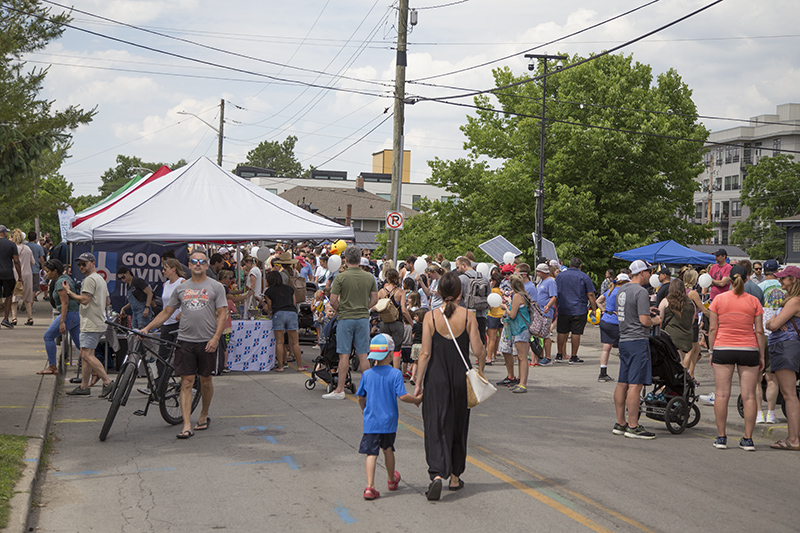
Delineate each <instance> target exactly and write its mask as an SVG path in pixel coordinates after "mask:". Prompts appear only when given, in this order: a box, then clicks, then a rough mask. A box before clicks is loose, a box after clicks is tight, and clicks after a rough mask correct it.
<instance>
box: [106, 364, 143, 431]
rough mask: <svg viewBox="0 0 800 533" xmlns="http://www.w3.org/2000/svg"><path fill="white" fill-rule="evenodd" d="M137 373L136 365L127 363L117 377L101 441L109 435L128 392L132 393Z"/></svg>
mask: <svg viewBox="0 0 800 533" xmlns="http://www.w3.org/2000/svg"><path fill="white" fill-rule="evenodd" d="M135 374H136V365H134V364H132V363H131V364H126V365H125V368H124V369H123V370H122V372H121V373H120V375H119V377H118V378H117V383H116V386H115V387H114V390H113V391H112V392H111V394H112V395H113V398H112V400H111V407H109V408H108V413H107V414H106V419H105V422H103V429H101V430H100V440H101V441H104V440H106V437H108V432H109V431H110V430H111V424H113V423H114V418H115V417H116V416H117V411H119V406H120V405H122V402H123V401H125V399H126V398H127V397H128V394H130V391H131V389H132V388H133V383H134V379H135V378H136V376H135Z"/></svg>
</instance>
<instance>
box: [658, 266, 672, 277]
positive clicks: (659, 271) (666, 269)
mask: <svg viewBox="0 0 800 533" xmlns="http://www.w3.org/2000/svg"><path fill="white" fill-rule="evenodd" d="M658 273H659V274H667V275H668V276H669V275H671V273H670V271H669V269H668V268H667V267H661V268H660V269H659V270H658Z"/></svg>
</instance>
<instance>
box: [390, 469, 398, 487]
mask: <svg viewBox="0 0 800 533" xmlns="http://www.w3.org/2000/svg"><path fill="white" fill-rule="evenodd" d="M399 483H400V472H398V471H397V470H395V471H394V480H393V481H389V490H397V485H398V484H399Z"/></svg>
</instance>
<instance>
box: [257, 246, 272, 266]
mask: <svg viewBox="0 0 800 533" xmlns="http://www.w3.org/2000/svg"><path fill="white" fill-rule="evenodd" d="M269 256H270V251H269V248H259V249H258V251H257V252H256V257H258V260H259V261H261V262H262V263H263V262H264V261H266V260H267V259H269Z"/></svg>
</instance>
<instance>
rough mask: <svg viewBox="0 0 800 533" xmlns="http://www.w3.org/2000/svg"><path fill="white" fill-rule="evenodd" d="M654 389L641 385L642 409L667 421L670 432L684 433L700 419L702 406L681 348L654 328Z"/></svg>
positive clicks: (640, 402)
mask: <svg viewBox="0 0 800 533" xmlns="http://www.w3.org/2000/svg"><path fill="white" fill-rule="evenodd" d="M650 359H651V363H652V368H653V388H652V389H651V390H650V392H647V387H644V388H642V398H641V400H640V401H639V412H640V413H642V412H643V413H644V414H645V416H647V418H652V419H653V420H660V421H662V422H664V423H665V424H666V426H667V429H668V430H669V432H670V433H673V434H676V435H677V434H679V433H683V430H684V429H686V428H691V427H694V426H695V425H697V423H698V422H699V421H700V408H699V407H697V405H696V403H695V402H697V395H696V394H695V390H694V381H692V378H691V376H690V375H689V372H687V371H686V369H685V368H684V367H683V365H682V364H681V359H680V355H679V354H678V349H677V348H675V345H674V344H673V343H672V339H670V337H669V335H668V334H666V333H665V332H663V331H661V329H660V328H654V330H653V333H652V334H651V335H650Z"/></svg>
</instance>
